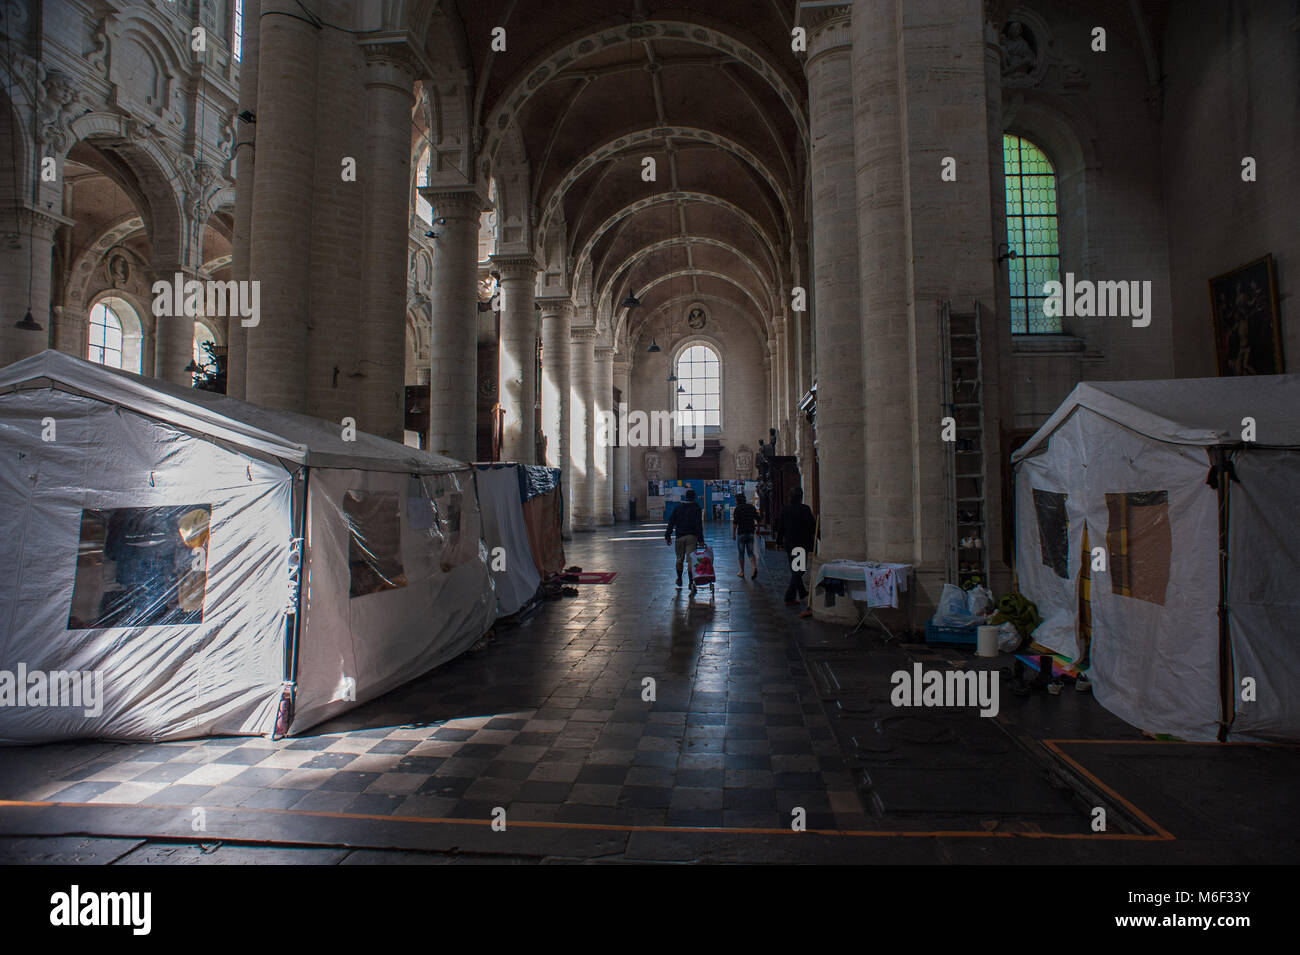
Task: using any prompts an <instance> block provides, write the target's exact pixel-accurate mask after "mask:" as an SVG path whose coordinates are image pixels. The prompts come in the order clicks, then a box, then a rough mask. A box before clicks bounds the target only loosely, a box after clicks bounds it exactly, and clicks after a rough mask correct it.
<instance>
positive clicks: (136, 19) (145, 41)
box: [108, 6, 191, 129]
mask: <svg viewBox="0 0 1300 955" xmlns="http://www.w3.org/2000/svg"><path fill="white" fill-rule="evenodd" d="M174 29H175V28H174V26H173V25H172V24H170V23H168V22H167V21H166V20H165V19H164V18H163V17H162V16H161V14H159V13H157V12H155V11H153V10H151V9H149V8H148V7H144V6H141V7H132V8H130V9H129V10H127V11H124V16H123V18H122V20H121V22H120V24H119V25H118V28H117V33H116V36H115V38H114V41H113V56H112V59H111V60H110V61H109V73H108V81H109V83H110V84H111V85H112V87H113V92H114V98H115V100H116V101H117V102H119V103H121V104H122V105H123V106H125V107H126V108H127V109H128V111H129V112H130V113H131V114H132V115H136V116H149V117H152V118H153V119H155V120H158V121H161V122H163V123H166V124H167V125H170V126H174V127H176V128H177V129H180V128H181V127H183V126H184V124H185V116H184V111H183V110H182V109H179V108H177V107H178V105H179V101H180V99H181V97H182V93H181V87H182V85H183V83H184V82H185V77H186V76H187V74H188V73H189V72H190V67H191V60H190V56H189V51H188V47H185V46H183V45H182V42H181V40H178V39H177V35H176V33H175V32H174ZM182 36H183V37H188V33H183V34H182ZM132 48H134V49H132Z"/></svg>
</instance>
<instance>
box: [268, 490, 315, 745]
mask: <svg viewBox="0 0 1300 955" xmlns="http://www.w3.org/2000/svg"><path fill="white" fill-rule="evenodd" d="M310 477H311V468H310V467H307V466H306V465H304V466H303V467H302V480H301V484H299V480H298V478H297V476H296V475H295V477H294V484H295V485H296V486H299V487H300V491H299V494H298V500H297V501H296V503H297V505H298V506H297V507H296V508H295V511H296V513H295V514H294V515H293V529H292V531H291V533H292V535H293V536H292V540H295V541H297V542H298V580H297V585H296V586H297V590H296V593H295V594H294V612H293V613H291V614H286V616H285V621H284V689H283V693H282V696H281V697H280V712H279V713H277V714H276V721H275V724H276V725H275V733H274V735H273V738H274V739H279V738H280V737H282V736H284V735H285V734H286V733H288V731H289V726H290V724H292V723H293V711H294V702H295V701H294V695H295V692H296V690H297V685H298V642H299V640H298V638H299V636H300V633H301V630H302V581H303V577H305V576H306V575H307V535H306V528H307V485H308V481H309V479H310Z"/></svg>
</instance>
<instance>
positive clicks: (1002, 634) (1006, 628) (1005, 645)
mask: <svg viewBox="0 0 1300 955" xmlns="http://www.w3.org/2000/svg"><path fill="white" fill-rule="evenodd" d="M1020 642H1021V637H1020V631H1019V630H1017V629H1016V625H1015V624H1014V623H1011V622H1010V621H1007V622H1006V623H1004V624H1000V625H999V626H998V651H999V652H1001V653H1015V652H1016V651H1017V650H1019V649H1020Z"/></svg>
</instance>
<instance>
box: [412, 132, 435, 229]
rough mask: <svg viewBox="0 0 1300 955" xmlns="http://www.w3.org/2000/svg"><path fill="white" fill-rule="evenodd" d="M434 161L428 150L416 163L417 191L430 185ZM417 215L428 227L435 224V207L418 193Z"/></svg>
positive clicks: (416, 196) (416, 200)
mask: <svg viewBox="0 0 1300 955" xmlns="http://www.w3.org/2000/svg"><path fill="white" fill-rule="evenodd" d="M432 159H433V153H432V152H431V151H430V150H429V149H427V148H426V149H425V150H424V152H422V153H420V158H419V160H418V161H417V162H416V168H415V186H416V188H417V189H418V188H419V187H420V186H427V185H428V184H429V163H430V162H431V161H432ZM415 214H416V215H417V216H419V217H420V219H421V220H422V221H423V222H424V223H425V224H426V225H427V224H430V223H432V222H433V206H432V205H430V204H429V200H428V199H426V198H424V196H422V195H420V194H419V193H418V192H417V193H416V194H415Z"/></svg>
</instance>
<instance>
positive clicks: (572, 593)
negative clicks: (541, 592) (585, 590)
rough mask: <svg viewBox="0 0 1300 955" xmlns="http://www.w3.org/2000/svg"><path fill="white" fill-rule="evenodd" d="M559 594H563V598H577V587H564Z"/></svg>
mask: <svg viewBox="0 0 1300 955" xmlns="http://www.w3.org/2000/svg"><path fill="white" fill-rule="evenodd" d="M560 593H562V594H564V596H566V597H576V596H578V588H577V587H565V588H563V589H562V590H561V591H560Z"/></svg>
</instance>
